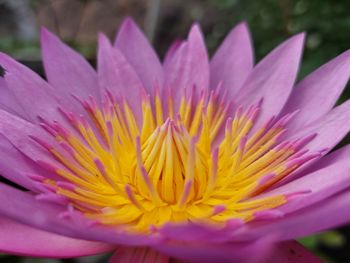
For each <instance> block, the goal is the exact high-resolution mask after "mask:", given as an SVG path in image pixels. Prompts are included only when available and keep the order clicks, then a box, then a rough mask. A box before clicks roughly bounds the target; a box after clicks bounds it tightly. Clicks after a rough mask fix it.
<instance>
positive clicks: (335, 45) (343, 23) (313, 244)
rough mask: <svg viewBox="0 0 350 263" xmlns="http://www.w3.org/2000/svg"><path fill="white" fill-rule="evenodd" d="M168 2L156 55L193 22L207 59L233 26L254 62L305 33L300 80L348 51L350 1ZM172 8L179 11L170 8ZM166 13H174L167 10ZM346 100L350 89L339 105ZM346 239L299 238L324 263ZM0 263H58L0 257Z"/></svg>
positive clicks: (18, 46) (332, 235) (10, 48)
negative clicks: (247, 42)
mask: <svg viewBox="0 0 350 263" xmlns="http://www.w3.org/2000/svg"><path fill="white" fill-rule="evenodd" d="M39 2H40V1H33V7H37V6H38V3H39ZM83 2H84V3H85V2H88V0H86V1H83ZM169 2H170V1H166V0H164V1H163V4H162V8H163V9H161V13H160V14H159V16H160V17H159V19H158V20H159V27H158V29H157V32H156V37H155V47H156V49H157V50H158V51H159V52H160V54H164V53H165V50H166V47H167V46H169V44H170V40H171V39H176V38H177V37H178V36H179V34H180V35H181V36H182V37H184V35H185V34H186V30H187V29H188V28H189V23H190V22H191V21H193V20H197V21H199V22H200V23H201V25H202V27H203V31H204V33H205V37H206V43H207V45H208V49H209V52H210V53H211V54H212V53H213V52H214V51H215V49H216V48H217V46H218V45H219V44H220V43H221V41H222V40H223V39H224V37H225V36H226V35H227V33H228V32H229V30H230V29H231V28H232V27H233V26H234V25H235V24H237V23H238V22H240V21H247V22H248V24H249V27H250V29H251V31H252V37H253V40H254V46H255V53H256V59H257V61H259V60H260V59H261V58H262V57H263V56H264V55H266V54H267V53H268V52H269V51H270V50H272V49H273V48H274V47H275V46H276V45H278V44H279V43H281V42H282V41H283V40H285V39H286V38H288V37H290V36H291V35H294V34H296V33H299V32H307V38H306V43H305V51H304V59H303V62H302V65H301V70H300V75H299V77H300V78H301V77H303V76H305V75H306V74H307V73H309V72H310V71H312V70H313V69H315V68H316V67H318V66H320V65H321V64H323V63H325V62H326V61H328V60H329V59H331V58H332V57H335V56H336V55H338V54H340V53H341V52H343V51H345V50H347V49H348V48H349V47H350V34H348V32H349V31H350V16H349V15H348V12H349V11H348V10H350V1H347V0H343V1H334V0H260V1H256V0H190V1H185V0H181V1H180V0H179V1H173V2H172V5H169ZM175 3H177V6H178V9H174V8H173V6H174V5H175ZM167 8H168V9H169V10H170V9H171V10H170V11H172V12H170V11H169V10H166V9H167ZM174 10H175V11H174ZM125 15H128V14H125ZM136 19H137V18H136ZM188 21H190V22H188ZM69 44H70V45H72V46H73V47H74V48H76V49H77V50H79V51H80V52H82V53H83V54H84V55H85V56H86V57H88V58H93V56H94V53H95V47H96V45H95V44H91V43H90V44H86V43H85V44H82V43H79V42H76V41H74V40H70V42H69ZM0 50H1V51H3V52H6V53H10V54H12V55H13V56H15V57H17V58H22V59H26V60H33V59H34V60H38V58H39V54H40V51H39V46H38V42H37V41H26V42H23V41H20V40H18V39H16V38H13V37H12V36H8V37H2V38H1V39H0ZM348 98H349V89H347V91H346V92H345V93H344V94H343V96H342V98H341V100H342V101H344V100H346V99H348ZM349 236H350V230H349V228H342V229H341V230H340V231H331V232H326V233H322V234H317V235H314V236H311V237H307V238H303V239H301V240H300V242H301V243H302V244H303V245H305V246H306V247H308V248H309V249H311V250H313V251H315V252H316V253H317V254H318V255H319V256H320V257H322V258H323V259H324V260H325V261H326V262H350V255H349V253H347V251H349V243H348V242H347V239H348V237H349ZM98 261H100V262H104V259H103V258H102V259H100V258H99V259H95V258H85V259H79V261H77V260H70V259H69V260H63V261H61V262H66V263H72V262H98ZM0 262H4V263H7V262H22V263H24V262H25V263H34V262H35V263H40V262H45V263H46V262H47V263H49V262H50V263H55V262H59V261H57V260H52V261H51V260H45V259H44V260H34V259H28V258H26V259H25V258H23V259H22V258H20V257H13V256H7V255H0Z"/></svg>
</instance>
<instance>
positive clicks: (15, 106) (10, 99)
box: [0, 72, 29, 119]
mask: <svg viewBox="0 0 350 263" xmlns="http://www.w3.org/2000/svg"><path fill="white" fill-rule="evenodd" d="M6 74H7V73H6V72H5V76H6ZM0 108H1V109H4V110H6V111H8V112H10V113H12V114H15V115H18V116H20V117H22V118H24V119H29V116H28V115H27V113H26V111H25V110H24V109H23V108H22V107H21V105H20V104H19V102H18V100H17V98H16V97H15V95H14V94H13V92H12V90H11V89H9V87H8V86H7V83H6V81H5V78H4V77H0Z"/></svg>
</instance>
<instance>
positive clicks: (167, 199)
mask: <svg viewBox="0 0 350 263" xmlns="http://www.w3.org/2000/svg"><path fill="white" fill-rule="evenodd" d="M220 98H221V97H220V96H219V93H218V92H215V91H212V92H211V93H209V94H205V93H202V94H198V92H197V93H196V92H195V90H192V92H190V94H189V96H188V94H187V95H183V96H182V99H181V100H180V103H179V105H174V104H173V101H172V99H171V98H170V99H169V98H164V96H163V95H160V92H156V95H155V96H154V98H152V97H150V96H147V95H144V96H143V98H142V105H139V106H140V112H142V116H140V117H141V118H137V114H136V113H135V112H136V110H135V109H133V108H131V106H130V105H129V104H128V102H127V101H126V100H125V99H123V98H115V97H113V96H112V95H111V94H110V93H108V92H107V94H106V96H105V99H104V101H103V103H101V104H102V105H99V104H98V103H97V102H96V101H95V100H94V99H93V98H90V100H88V101H81V104H82V106H83V107H84V108H85V112H86V114H85V115H81V116H75V115H74V114H73V113H71V112H66V111H64V110H63V109H61V112H62V114H63V115H64V117H65V119H66V122H65V123H57V122H54V123H49V122H46V121H44V120H43V122H42V124H41V125H42V127H43V128H44V129H45V130H46V131H47V132H48V133H49V134H50V135H51V136H52V138H53V139H54V140H53V141H54V142H55V143H53V144H52V145H49V144H48V143H46V142H43V141H41V140H40V139H38V138H33V139H34V140H36V142H38V143H39V144H40V145H41V146H42V147H45V149H46V150H47V151H48V153H49V156H50V158H51V159H52V162H49V161H45V162H44V161H41V162H40V164H41V165H42V166H45V167H46V168H47V167H50V170H51V171H52V172H53V173H55V178H57V180H54V179H46V180H44V184H45V185H46V186H47V187H48V188H50V189H51V190H52V191H54V193H55V194H56V195H58V196H60V197H63V198H64V200H66V201H67V203H69V204H70V205H71V206H72V207H74V209H76V210H78V211H80V212H81V213H83V214H84V215H85V216H86V217H88V218H90V219H92V220H94V221H97V222H99V223H101V224H104V225H109V226H112V227H116V228H125V229H126V230H128V231H136V232H149V231H151V230H150V229H151V228H150V227H151V226H152V227H161V226H162V225H164V224H166V223H169V222H172V223H177V222H179V223H184V222H209V223H215V224H225V223H226V222H228V221H229V220H231V219H238V220H241V221H242V222H248V221H251V220H254V219H256V218H257V217H258V215H259V213H260V212H264V211H270V210H272V209H276V208H278V207H279V206H281V205H283V204H285V203H286V202H288V196H287V195H274V196H269V195H266V196H265V197H260V194H261V193H263V192H265V191H266V190H268V189H270V188H271V187H272V186H273V185H275V184H276V183H278V182H280V181H281V180H283V179H284V178H285V177H287V176H288V175H289V174H291V173H292V172H293V171H295V170H296V169H297V168H299V167H300V166H301V165H303V164H304V163H305V162H307V161H308V160H310V159H312V158H315V157H316V155H315V154H312V153H309V152H308V151H307V150H305V145H306V144H307V143H308V142H309V141H310V140H312V138H313V136H312V135H311V136H308V137H305V138H296V139H295V140H292V141H283V140H282V138H283V134H284V132H285V126H286V123H287V122H288V120H289V119H290V118H291V117H292V114H289V115H286V116H284V117H282V118H280V119H277V118H276V117H275V116H271V119H270V120H269V121H267V122H266V123H265V124H264V125H262V126H261V127H258V128H256V127H254V123H255V122H256V119H257V118H258V116H259V112H260V110H261V107H262V106H261V102H260V103H257V104H253V105H251V106H250V107H248V108H246V109H244V108H243V107H233V105H231V104H228V103H225V102H224V100H223V99H220ZM233 108H236V110H235V111H233V110H232V109H233ZM232 112H234V113H233V114H232Z"/></svg>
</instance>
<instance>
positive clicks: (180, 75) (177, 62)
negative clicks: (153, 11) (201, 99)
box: [164, 25, 209, 105]
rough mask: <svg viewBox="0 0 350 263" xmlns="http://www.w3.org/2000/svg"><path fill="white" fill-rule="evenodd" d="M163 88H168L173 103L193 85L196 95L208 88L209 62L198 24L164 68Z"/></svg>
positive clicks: (176, 102)
mask: <svg viewBox="0 0 350 263" xmlns="http://www.w3.org/2000/svg"><path fill="white" fill-rule="evenodd" d="M164 70H165V84H164V85H165V88H166V89H170V92H171V94H172V96H173V97H174V102H175V105H178V104H179V99H180V96H181V95H183V94H184V92H185V91H187V92H189V91H191V90H192V88H193V87H194V86H195V87H196V89H197V95H198V94H199V92H200V91H205V90H207V89H208V88H209V62H208V54H207V51H206V48H205V44H204V40H203V36H202V33H201V30H200V28H199V26H198V25H194V26H193V27H192V29H191V31H190V33H189V36H188V41H187V42H184V43H182V44H181V45H180V47H179V48H178V50H177V51H176V53H175V55H174V57H173V58H172V60H171V63H169V65H167V67H165V68H164Z"/></svg>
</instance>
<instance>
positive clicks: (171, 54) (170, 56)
mask: <svg viewBox="0 0 350 263" xmlns="http://www.w3.org/2000/svg"><path fill="white" fill-rule="evenodd" d="M182 43H183V41H182V40H176V41H174V42H173V43H172V44H171V45H170V47H169V49H168V50H167V52H166V54H165V57H164V62H163V65H164V67H168V66H169V64H170V63H171V61H172V59H173V57H174V56H175V54H176V52H177V51H178V50H179V47H180V46H181V44H182Z"/></svg>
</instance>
